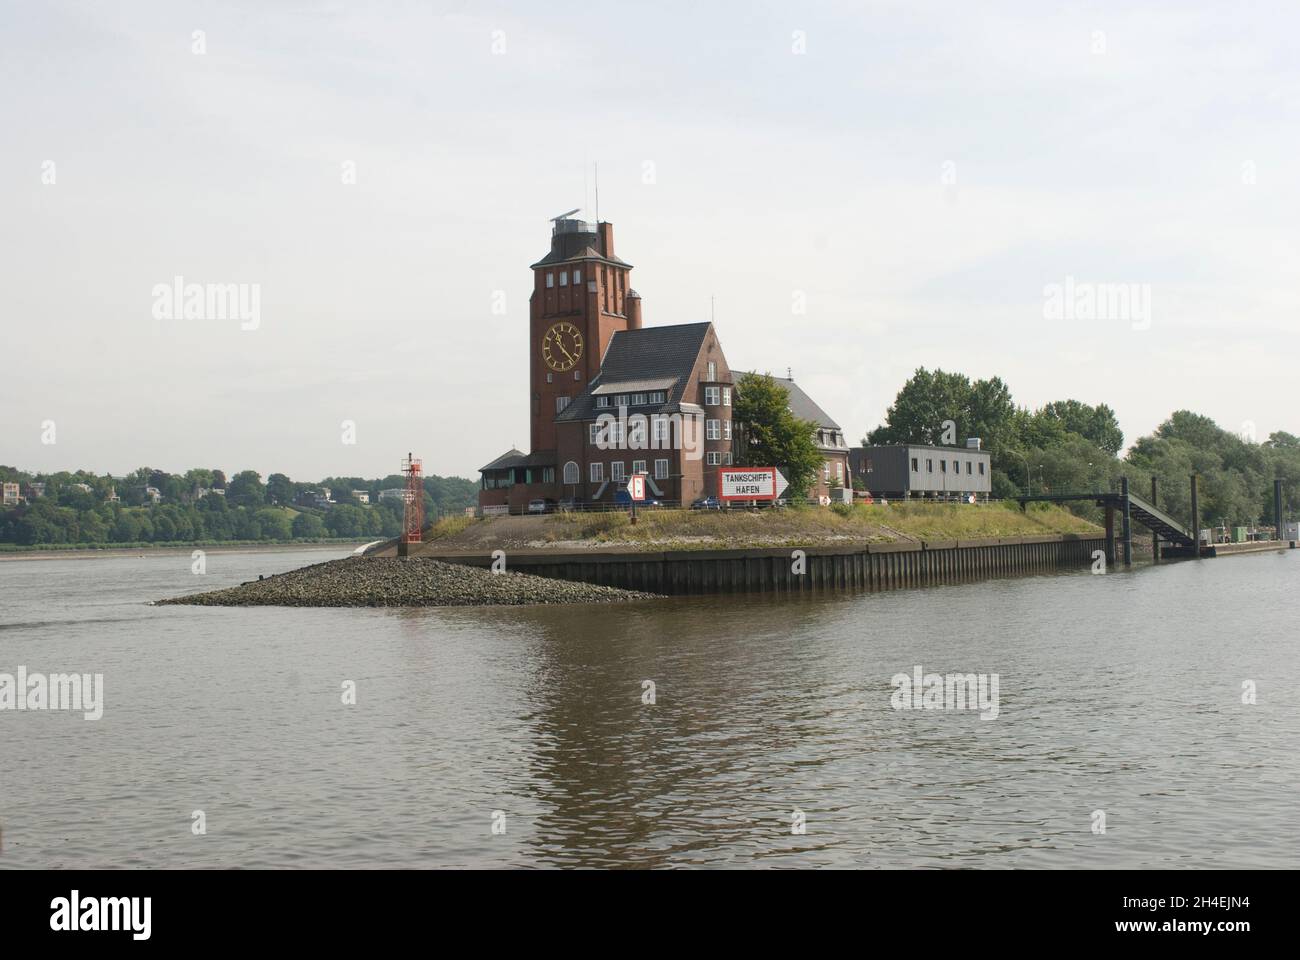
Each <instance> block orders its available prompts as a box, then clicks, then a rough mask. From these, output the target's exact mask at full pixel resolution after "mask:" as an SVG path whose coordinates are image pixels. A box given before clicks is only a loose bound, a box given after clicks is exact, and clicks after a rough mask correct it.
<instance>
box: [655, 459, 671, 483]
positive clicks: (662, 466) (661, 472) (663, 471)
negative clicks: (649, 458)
mask: <svg viewBox="0 0 1300 960" xmlns="http://www.w3.org/2000/svg"><path fill="white" fill-rule="evenodd" d="M655 479H656V480H667V479H668V461H667V460H656V461H655Z"/></svg>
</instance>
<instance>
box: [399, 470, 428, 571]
mask: <svg viewBox="0 0 1300 960" xmlns="http://www.w3.org/2000/svg"><path fill="white" fill-rule="evenodd" d="M423 468H424V464H423V461H420V460H417V459H415V457H413V456H411V454H409V453H408V454H407V455H406V459H405V460H403V461H402V474H403V475H404V476H405V477H406V494H405V496H404V497H403V500H405V502H406V511H405V513H406V517H405V523H404V524H403V527H402V539H401V542H400V544H399V546H400V547H401V550H400V552H401V553H402V554H403V555H405V553H406V551H407V546H406V545H407V544H408V543H419V542H420V537H421V535H422V533H423V531H424V478H423V476H422V473H423Z"/></svg>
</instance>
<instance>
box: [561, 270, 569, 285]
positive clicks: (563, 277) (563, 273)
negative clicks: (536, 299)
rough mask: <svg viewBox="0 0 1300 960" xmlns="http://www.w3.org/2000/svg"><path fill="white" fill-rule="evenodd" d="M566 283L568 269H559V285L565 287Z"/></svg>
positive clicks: (567, 282)
mask: <svg viewBox="0 0 1300 960" xmlns="http://www.w3.org/2000/svg"><path fill="white" fill-rule="evenodd" d="M568 285H569V271H568V270H561V271H560V286H562V287H567V286H568Z"/></svg>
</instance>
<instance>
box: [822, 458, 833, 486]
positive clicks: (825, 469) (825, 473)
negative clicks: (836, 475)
mask: <svg viewBox="0 0 1300 960" xmlns="http://www.w3.org/2000/svg"><path fill="white" fill-rule="evenodd" d="M822 479H823V480H825V481H826V482H827V483H830V482H831V462H830V461H829V460H826V461H823V463H822Z"/></svg>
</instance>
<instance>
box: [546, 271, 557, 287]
mask: <svg viewBox="0 0 1300 960" xmlns="http://www.w3.org/2000/svg"><path fill="white" fill-rule="evenodd" d="M546 286H547V289H549V288H551V287H553V286H555V274H553V273H548V274H547V275H546Z"/></svg>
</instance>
